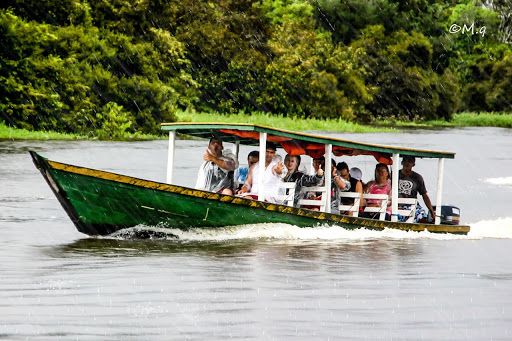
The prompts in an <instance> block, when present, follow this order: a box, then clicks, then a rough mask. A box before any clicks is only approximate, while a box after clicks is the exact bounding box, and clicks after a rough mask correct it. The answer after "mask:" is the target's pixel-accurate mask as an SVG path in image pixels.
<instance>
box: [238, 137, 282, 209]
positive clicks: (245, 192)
mask: <svg viewBox="0 0 512 341" xmlns="http://www.w3.org/2000/svg"><path fill="white" fill-rule="evenodd" d="M260 160H261V159H260ZM284 168H285V167H284V163H283V162H282V159H281V157H280V156H279V155H276V145H275V144H274V143H272V142H268V143H267V149H266V152H265V173H264V174H263V186H265V201H268V202H273V203H275V202H277V198H278V196H279V187H280V186H279V185H280V184H281V183H282V182H283V178H284V176H285V175H286V172H284ZM259 173H260V166H259V161H258V162H257V163H255V164H254V165H252V167H251V168H250V169H249V174H248V175H247V178H246V179H245V183H244V185H243V186H242V188H241V189H240V190H239V191H238V192H237V194H239V195H242V196H250V197H251V198H252V199H257V198H258V192H259V188H258V186H259V177H260V174H259Z"/></svg>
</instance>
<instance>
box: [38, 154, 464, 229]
mask: <svg viewBox="0 0 512 341" xmlns="http://www.w3.org/2000/svg"><path fill="white" fill-rule="evenodd" d="M47 162H48V165H49V166H50V167H52V168H53V169H55V170H60V171H63V172H67V173H72V174H79V175H85V176H90V177H94V178H98V179H103V180H107V181H113V182H118V183H124V184H129V185H133V186H137V187H143V188H148V189H153V190H158V191H166V192H172V193H178V194H182V195H187V196H192V197H196V198H203V199H208V200H220V201H222V202H225V203H231V204H235V205H240V206H249V207H254V208H262V209H265V210H268V211H276V212H281V213H287V214H293V215H296V216H300V217H307V218H313V219H316V220H320V221H319V223H322V221H325V222H328V221H329V222H335V223H341V224H347V225H355V226H360V227H366V228H372V229H381V230H382V229H385V228H391V229H399V230H404V231H417V232H421V231H425V230H428V231H430V232H437V233H458V234H465V233H468V232H469V226H466V225H431V224H410V223H403V222H390V221H381V220H375V219H366V218H359V217H350V216H345V215H337V214H331V213H324V212H318V211H311V210H307V209H301V208H295V207H289V206H283V205H278V204H272V203H266V202H261V201H257V200H250V199H245V198H240V197H235V196H230V195H223V194H218V193H212V192H205V191H201V190H196V189H190V188H186V187H180V186H175V185H169V184H163V183H159V182H154V181H150V180H142V179H137V178H133V177H130V176H126V175H120V174H115V173H110V172H105V171H100V170H95V169H90V168H85V167H77V166H72V165H68V164H64V163H60V162H55V161H50V160H48V161H47Z"/></svg>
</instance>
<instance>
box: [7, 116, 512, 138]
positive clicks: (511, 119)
mask: <svg viewBox="0 0 512 341" xmlns="http://www.w3.org/2000/svg"><path fill="white" fill-rule="evenodd" d="M176 115H177V118H178V121H185V122H221V123H253V124H260V125H265V126H270V127H275V128H281V129H287V130H292V131H339V132H353V133H368V132H399V130H397V128H398V129H399V128H435V127H459V126H461V127H500V128H512V114H511V113H493V112H490V113H486V112H485V113H469V112H464V113H460V114H454V115H453V118H452V120H451V121H449V122H446V121H428V122H424V123H411V122H400V121H393V122H391V121H382V122H378V123H377V124H376V125H377V127H375V126H363V125H360V124H356V123H350V122H346V121H342V120H332V119H330V120H325V121H323V120H316V119H297V118H289V117H279V116H273V115H269V114H264V113H254V114H252V115H248V114H244V113H242V114H239V115H220V114H218V113H195V112H189V111H184V112H178V113H177V114H176ZM166 138H167V136H166V135H161V136H158V135H148V134H139V133H135V134H132V133H125V134H124V135H123V137H122V138H117V139H116V140H124V141H133V140H138V141H140V140H158V139H166ZM2 139H3V140H6V139H7V140H96V139H98V138H97V137H96V136H85V135H77V134H64V133H57V132H53V131H29V130H26V129H16V128H12V127H8V126H7V125H5V124H4V123H2V122H0V140H2Z"/></svg>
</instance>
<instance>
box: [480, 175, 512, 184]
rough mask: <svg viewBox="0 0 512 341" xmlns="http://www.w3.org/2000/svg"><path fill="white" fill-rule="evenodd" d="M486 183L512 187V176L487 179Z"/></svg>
mask: <svg viewBox="0 0 512 341" xmlns="http://www.w3.org/2000/svg"><path fill="white" fill-rule="evenodd" d="M484 181H485V182H488V183H490V184H493V185H505V186H512V176H509V177H507V178H487V179H485V180H484Z"/></svg>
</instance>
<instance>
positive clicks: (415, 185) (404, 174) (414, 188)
mask: <svg viewBox="0 0 512 341" xmlns="http://www.w3.org/2000/svg"><path fill="white" fill-rule="evenodd" d="M415 165H416V158H415V157H414V156H409V155H405V156H404V157H403V158H402V169H401V170H400V172H399V175H398V197H399V198H414V199H417V198H418V193H419V194H421V196H422V197H423V201H424V202H425V205H426V206H427V208H428V210H429V211H430V214H431V215H432V217H433V218H434V219H435V217H436V213H435V212H434V209H433V208H432V203H431V202H430V197H429V196H428V194H427V188H426V187H425V182H424V181H423V177H422V176H421V175H419V174H418V173H416V172H414V171H413V170H412V168H413V167H414V166H415ZM425 218H426V214H425V210H424V209H423V208H422V207H421V206H420V205H419V204H418V208H417V209H416V216H415V221H416V222H418V221H421V220H424V219H425Z"/></svg>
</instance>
